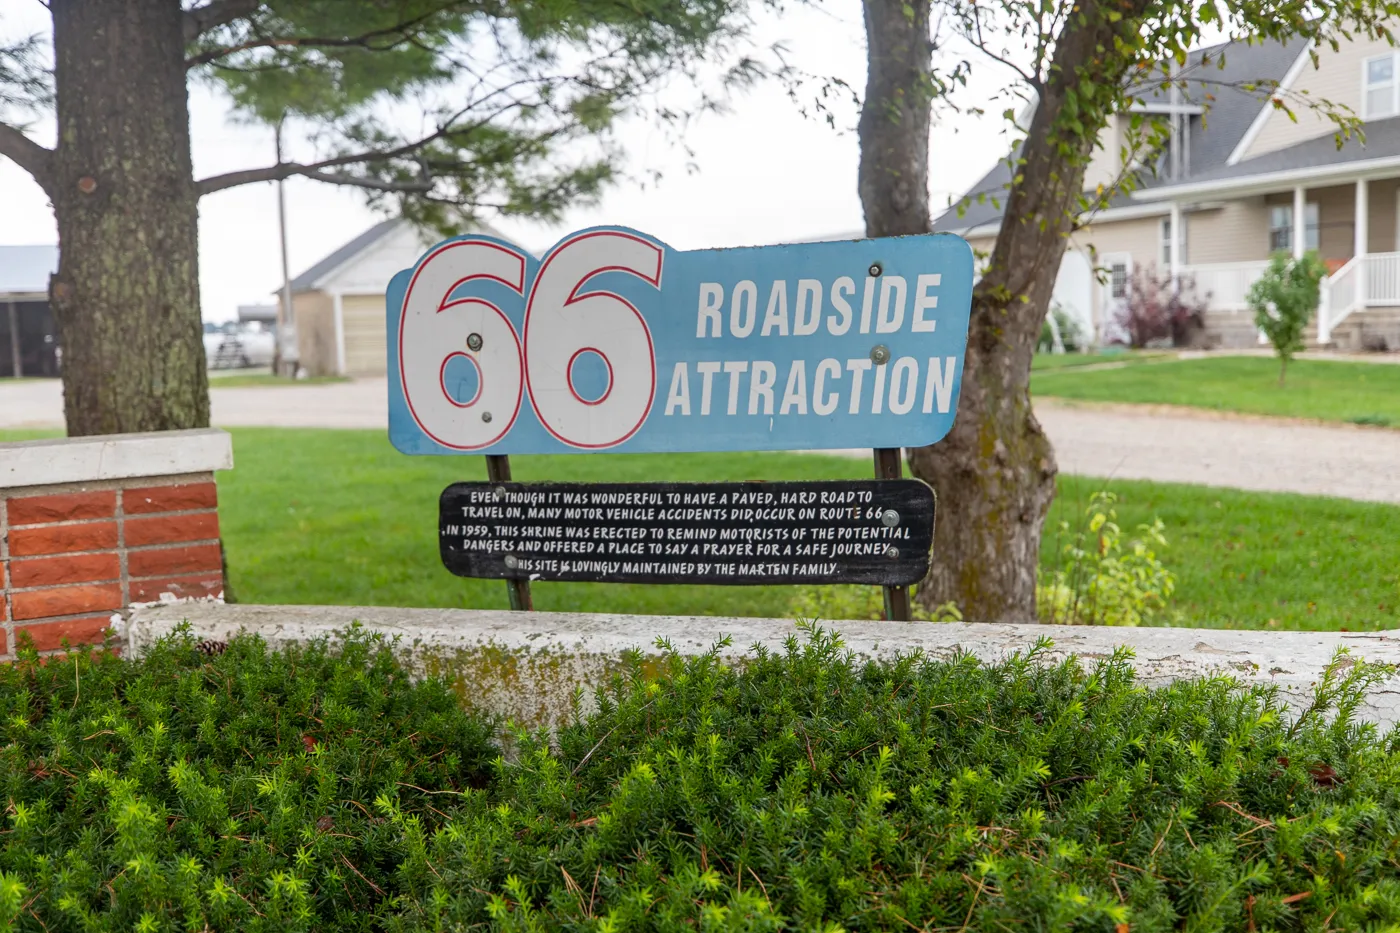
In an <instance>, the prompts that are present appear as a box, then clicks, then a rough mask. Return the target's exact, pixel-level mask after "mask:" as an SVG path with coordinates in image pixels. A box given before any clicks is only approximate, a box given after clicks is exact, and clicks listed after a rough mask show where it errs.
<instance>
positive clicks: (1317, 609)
mask: <svg viewBox="0 0 1400 933" xmlns="http://www.w3.org/2000/svg"><path fill="white" fill-rule="evenodd" d="M1377 368H1380V367H1377ZM1105 486H1107V488H1108V489H1110V490H1112V491H1114V492H1116V493H1118V495H1119V501H1118V522H1119V524H1120V525H1121V526H1122V527H1123V529H1124V532H1125V534H1124V538H1125V539H1126V538H1128V537H1130V536H1131V534H1132V529H1134V528H1136V526H1137V525H1139V524H1142V523H1145V522H1149V521H1151V520H1152V518H1153V517H1158V518H1161V519H1162V521H1163V523H1164V524H1165V525H1166V535H1167V541H1168V543H1169V546H1168V548H1167V549H1166V550H1165V551H1164V552H1163V553H1162V555H1161V557H1162V559H1163V561H1164V562H1165V563H1166V565H1167V566H1168V568H1170V569H1171V570H1172V571H1173V572H1174V573H1175V574H1176V577H1177V589H1176V595H1175V596H1174V597H1173V608H1174V609H1175V610H1176V611H1177V612H1179V613H1180V614H1181V618H1180V624H1182V625H1196V626H1203V627H1207V628H1281V629H1320V630H1328V631H1335V630H1337V629H1348V630H1350V631H1354V632H1355V631H1365V630H1371V629H1377V628H1400V507H1396V506H1391V505H1379V504H1374V503H1369V502H1354V501H1352V500H1350V499H1328V498H1322V497H1315V496H1297V495H1288V494H1283V493H1254V492H1237V491H1235V490H1228V489H1213V488H1211V487H1208V486H1190V485H1181V484H1175V483H1149V482H1136V481H1125V480H1114V481H1111V482H1107V483H1105V481H1104V480H1099V479H1088V478H1085V477H1079V476H1062V477H1060V489H1059V496H1058V497H1057V498H1056V500H1055V503H1054V505H1053V506H1052V507H1051V511H1050V517H1049V519H1048V520H1047V521H1046V524H1045V534H1044V536H1043V538H1042V548H1041V557H1042V563H1043V564H1047V565H1048V564H1049V563H1051V562H1052V561H1054V560H1055V558H1056V556H1057V554H1058V552H1059V551H1060V550H1061V548H1062V546H1063V545H1064V543H1065V538H1064V536H1063V535H1062V534H1061V532H1060V531H1059V524H1060V522H1061V521H1065V520H1068V521H1069V522H1070V524H1071V527H1075V526H1076V525H1077V524H1078V522H1079V520H1080V516H1082V514H1083V510H1084V507H1085V506H1086V505H1087V504H1088V500H1089V496H1090V494H1091V493H1093V492H1094V491H1095V490H1097V489H1101V488H1104V487H1105Z"/></svg>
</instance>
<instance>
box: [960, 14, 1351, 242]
mask: <svg viewBox="0 0 1400 933" xmlns="http://www.w3.org/2000/svg"><path fill="white" fill-rule="evenodd" d="M1307 45H1308V40H1307V39H1303V38H1296V37H1295V38H1292V39H1289V40H1287V41H1265V42H1257V43H1248V42H1244V41H1238V42H1230V43H1224V44H1221V45H1215V46H1211V47H1209V48H1205V49H1198V50H1196V51H1194V52H1192V53H1191V54H1190V55H1189V56H1188V59H1187V65H1186V67H1185V69H1184V73H1185V74H1187V75H1188V76H1190V77H1192V78H1194V80H1191V81H1189V82H1188V83H1187V86H1186V88H1185V89H1183V92H1182V99H1183V102H1184V103H1186V104H1194V105H1197V106H1200V107H1202V108H1204V109H1205V111H1206V112H1205V113H1204V114H1203V115H1197V116H1190V117H1188V118H1187V119H1189V120H1190V121H1191V131H1190V134H1189V135H1190V142H1189V146H1188V152H1187V158H1186V161H1187V164H1188V165H1190V175H1189V180H1191V181H1195V180H1196V179H1198V178H1202V177H1204V176H1205V175H1206V174H1207V173H1212V172H1218V171H1222V170H1225V169H1227V168H1241V169H1243V170H1244V172H1245V173H1249V172H1250V171H1252V166H1253V164H1254V163H1255V162H1256V161H1257V160H1250V161H1249V162H1242V163H1239V164H1238V165H1237V166H1228V165H1227V162H1228V161H1229V158H1230V155H1231V154H1232V153H1233V152H1234V150H1235V148H1236V146H1238V145H1239V143H1240V140H1241V139H1243V138H1244V135H1245V133H1247V132H1248V131H1249V127H1250V125H1251V124H1252V123H1253V122H1254V119H1255V117H1256V116H1258V114H1259V112H1260V111H1261V110H1262V109H1263V108H1264V107H1265V106H1266V105H1267V101H1264V100H1261V99H1260V98H1259V96H1257V92H1256V93H1253V94H1252V93H1249V92H1247V91H1244V90H1241V89H1240V88H1241V86H1242V85H1245V84H1248V83H1266V82H1272V81H1282V80H1283V78H1284V76H1285V75H1286V74H1287V73H1288V70H1289V68H1290V67H1291V66H1292V65H1293V64H1294V62H1296V61H1297V60H1298V57H1299V56H1300V55H1303V54H1305V52H1306V50H1307ZM1203 60H1204V63H1203ZM1165 93H1166V92H1165V91H1160V90H1157V91H1154V92H1153V93H1152V95H1151V96H1153V97H1156V96H1161V95H1163V94H1165ZM1330 139H1331V138H1330V137H1327V139H1326V140H1325V141H1327V142H1330ZM1305 145H1306V144H1305ZM1018 153H1019V150H1018V151H1016V152H1013V153H1012V154H1011V155H1009V156H1008V157H1006V158H1003V159H1001V160H1000V161H999V162H997V164H996V165H995V166H993V167H992V169H991V171H989V172H988V173H987V174H986V175H984V176H983V177H982V179H981V180H980V181H978V182H977V184H975V185H973V187H972V188H971V189H970V190H969V191H968V192H967V194H965V195H964V196H963V198H964V201H967V202H968V203H967V204H966V207H965V209H964V210H963V212H962V215H961V216H959V213H958V210H957V205H956V204H955V205H954V206H953V207H951V208H949V209H948V210H947V211H946V212H945V213H944V214H943V215H942V216H941V217H939V218H938V220H937V221H936V222H935V223H934V225H933V229H934V230H935V231H937V232H940V233H945V232H951V233H965V232H966V231H968V230H971V229H973V228H975V227H980V226H982V225H984V224H991V223H995V222H996V221H998V220H1000V219H1001V215H1002V210H1003V207H1004V203H1005V197H1006V192H1007V190H1008V189H1009V188H1010V185H1011V165H1010V163H1011V162H1012V161H1013V160H1014V158H1015V157H1016V155H1018ZM1167 181H1168V179H1165V178H1162V177H1159V176H1155V175H1152V174H1150V173H1149V174H1144V175H1143V176H1141V177H1140V178H1139V179H1138V188H1139V190H1142V189H1148V188H1156V187H1161V186H1164V185H1166V183H1167ZM979 197H981V198H983V203H980V204H979V203H976V199H977V198H979ZM968 199H972V200H971V201H968ZM1131 203H1133V199H1132V197H1131V196H1129V195H1128V194H1127V193H1119V194H1117V195H1115V196H1114V197H1113V199H1112V200H1111V201H1110V202H1109V204H1108V207H1110V208H1114V207H1123V206H1126V205H1128V204H1131Z"/></svg>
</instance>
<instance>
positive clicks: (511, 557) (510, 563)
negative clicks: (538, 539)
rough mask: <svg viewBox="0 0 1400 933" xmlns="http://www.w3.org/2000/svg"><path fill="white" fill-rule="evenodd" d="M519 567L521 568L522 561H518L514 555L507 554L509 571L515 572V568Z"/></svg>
mask: <svg viewBox="0 0 1400 933" xmlns="http://www.w3.org/2000/svg"><path fill="white" fill-rule="evenodd" d="M519 566H520V561H518V560H516V559H515V555H514V554H507V555H506V568H507V569H509V570H514V569H515V568H517V567H519Z"/></svg>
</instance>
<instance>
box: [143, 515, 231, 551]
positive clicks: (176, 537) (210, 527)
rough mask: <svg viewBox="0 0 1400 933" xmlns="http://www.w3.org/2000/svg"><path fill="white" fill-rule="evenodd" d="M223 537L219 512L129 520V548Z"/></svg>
mask: <svg viewBox="0 0 1400 933" xmlns="http://www.w3.org/2000/svg"><path fill="white" fill-rule="evenodd" d="M218 537H219V513H217V512H196V513H195V514H193V515H166V516H161V517H159V518H129V519H127V521H126V545H127V547H143V546H145V545H148V544H178V543H179V542H181V541H212V540H214V539H216V538H218Z"/></svg>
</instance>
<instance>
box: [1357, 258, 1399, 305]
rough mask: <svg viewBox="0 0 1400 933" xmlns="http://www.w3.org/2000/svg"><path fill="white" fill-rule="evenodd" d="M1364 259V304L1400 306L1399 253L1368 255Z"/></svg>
mask: <svg viewBox="0 0 1400 933" xmlns="http://www.w3.org/2000/svg"><path fill="white" fill-rule="evenodd" d="M1365 259H1366V292H1365V304H1366V305H1367V306H1368V307H1371V306H1376V305H1381V306H1385V307H1394V306H1395V305H1400V253H1370V254H1368V255H1367V256H1366V257H1365Z"/></svg>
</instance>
